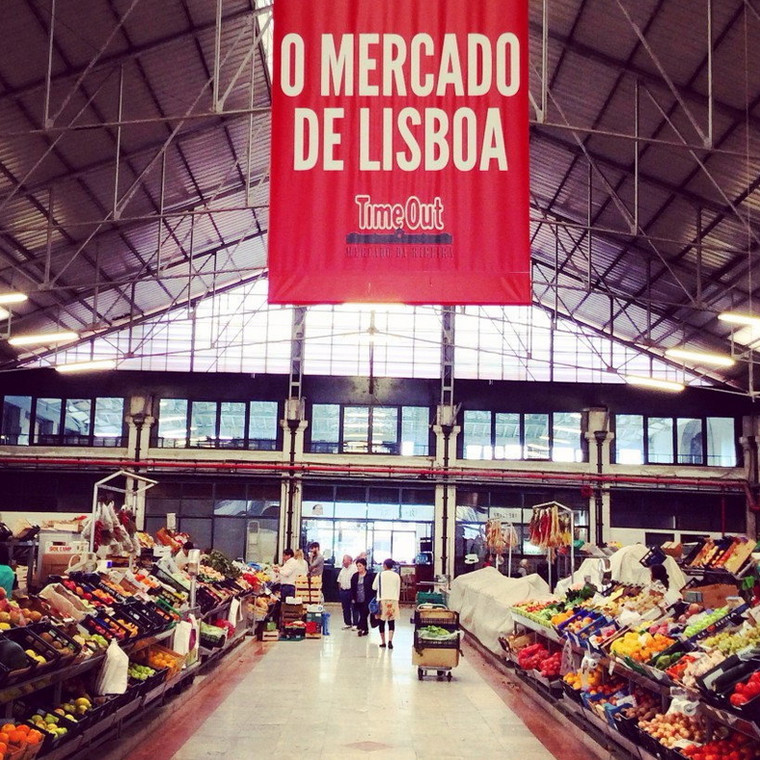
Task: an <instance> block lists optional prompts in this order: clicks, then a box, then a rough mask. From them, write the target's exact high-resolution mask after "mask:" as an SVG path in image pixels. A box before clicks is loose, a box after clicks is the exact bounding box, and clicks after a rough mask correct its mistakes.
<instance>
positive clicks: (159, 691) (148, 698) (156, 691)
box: [143, 681, 171, 707]
mask: <svg viewBox="0 0 760 760" xmlns="http://www.w3.org/2000/svg"><path fill="white" fill-rule="evenodd" d="M170 687H171V684H170V683H168V682H167V681H164V682H163V683H160V684H159V685H158V686H156V687H155V688H153V689H151V690H150V691H147V692H145V697H144V699H143V707H145V706H146V705H149V704H151V703H153V702H155V701H156V700H157V699H160V698H161V697H162V696H163V695H164V692H165V691H166V690H167V689H168V688H170Z"/></svg>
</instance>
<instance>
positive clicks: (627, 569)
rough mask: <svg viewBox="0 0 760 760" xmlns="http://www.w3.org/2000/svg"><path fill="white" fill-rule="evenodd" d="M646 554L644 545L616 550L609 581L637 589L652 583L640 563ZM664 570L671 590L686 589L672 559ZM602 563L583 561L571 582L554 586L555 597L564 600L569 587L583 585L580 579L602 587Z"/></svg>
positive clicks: (563, 580)
mask: <svg viewBox="0 0 760 760" xmlns="http://www.w3.org/2000/svg"><path fill="white" fill-rule="evenodd" d="M648 552H649V549H648V548H647V547H646V546H644V545H643V544H633V545H632V546H624V547H623V548H622V549H618V551H616V552H615V553H614V554H613V555H612V556H611V557H610V572H611V573H612V580H614V581H619V582H621V583H633V584H636V585H641V586H646V585H647V584H648V583H650V582H651V575H650V572H649V568H648V567H644V566H643V565H642V564H641V563H640V562H639V560H640V559H642V558H643V557H644V556H646V554H647V553H648ZM662 564H663V565H665V569H666V570H667V571H668V578H669V579H670V588H671V589H674V590H678V589H681V588H683V587H684V586H685V585H686V576H685V575H684V574H683V572H682V571H681V568H680V567H678V563H677V562H676V561H675V560H674V559H673V558H672V557H666V558H665V560H664V562H663V563H662ZM603 567H604V566H603V563H602V560H600V559H595V558H592V559H586V560H584V561H583V562H582V563H581V566H580V567H579V568H578V570H576V571H575V573H573V575H572V577H571V578H563V579H562V580H561V581H559V582H558V583H557V585H556V586H555V589H554V591H555V593H556V595H557V596H560V597H562V596H564V595H565V594H566V593H567V590H568V589H569V588H570V587H571V586H575V585H583V579H584V578H585V577H586V576H587V575H588V576H590V577H591V582H592V583H593V584H594V585H595V586H596V587H597V588H601V586H602V572H603Z"/></svg>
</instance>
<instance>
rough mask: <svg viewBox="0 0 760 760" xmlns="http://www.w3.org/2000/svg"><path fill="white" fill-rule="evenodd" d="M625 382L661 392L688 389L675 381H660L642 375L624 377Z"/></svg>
mask: <svg viewBox="0 0 760 760" xmlns="http://www.w3.org/2000/svg"><path fill="white" fill-rule="evenodd" d="M623 380H625V381H626V383H628V384H629V385H641V386H644V387H645V388H657V389H658V390H661V391H673V392H678V391H682V390H684V389H685V388H686V386H685V385H684V384H683V383H676V382H674V381H673V380H660V379H659V378H657V377H643V376H640V375H623Z"/></svg>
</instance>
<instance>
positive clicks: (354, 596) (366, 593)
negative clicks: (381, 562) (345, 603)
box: [351, 557, 375, 636]
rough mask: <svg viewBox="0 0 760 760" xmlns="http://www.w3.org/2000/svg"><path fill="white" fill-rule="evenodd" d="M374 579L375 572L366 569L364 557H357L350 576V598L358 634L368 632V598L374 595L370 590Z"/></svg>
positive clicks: (363, 634)
mask: <svg viewBox="0 0 760 760" xmlns="http://www.w3.org/2000/svg"><path fill="white" fill-rule="evenodd" d="M374 580H375V574H374V573H370V572H368V570H367V560H366V559H364V557H358V558H357V560H356V572H355V573H354V574H353V575H352V576H351V600H352V601H353V603H354V605H355V606H356V611H357V618H358V622H357V624H356V628H357V635H358V636H366V635H367V634H368V633H369V600H370V599H372V597H373V596H374V595H375V592H374V591H373V590H372V582H373V581H374Z"/></svg>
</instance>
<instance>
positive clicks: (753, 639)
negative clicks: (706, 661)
mask: <svg viewBox="0 0 760 760" xmlns="http://www.w3.org/2000/svg"><path fill="white" fill-rule="evenodd" d="M757 645H760V628H759V627H758V626H756V625H744V626H741V627H740V628H737V629H735V630H733V631H720V632H719V633H716V634H715V635H713V636H710V637H708V638H706V639H704V640H703V641H702V646H703V647H704V648H705V649H717V650H718V651H720V652H722V653H723V654H725V655H729V654H735V653H736V652H740V651H741V650H742V649H746V648H747V647H752V646H757Z"/></svg>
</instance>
